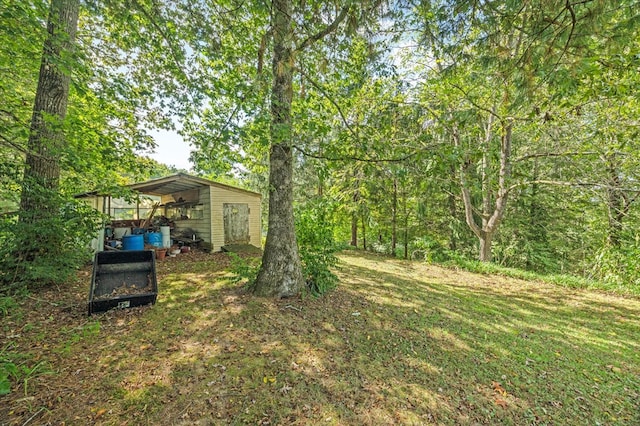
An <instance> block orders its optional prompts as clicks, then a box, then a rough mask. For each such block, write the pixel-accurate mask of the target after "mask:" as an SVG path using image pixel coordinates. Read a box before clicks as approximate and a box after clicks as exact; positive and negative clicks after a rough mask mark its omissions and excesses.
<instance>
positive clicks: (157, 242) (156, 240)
mask: <svg viewBox="0 0 640 426" xmlns="http://www.w3.org/2000/svg"><path fill="white" fill-rule="evenodd" d="M144 236H145V239H146V240H147V244H150V245H152V246H154V247H162V233H161V232H147V233H146V234H144Z"/></svg>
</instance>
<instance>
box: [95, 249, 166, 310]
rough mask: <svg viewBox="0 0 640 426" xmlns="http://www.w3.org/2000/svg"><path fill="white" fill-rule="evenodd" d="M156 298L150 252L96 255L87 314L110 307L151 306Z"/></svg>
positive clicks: (134, 251) (155, 280)
mask: <svg viewBox="0 0 640 426" xmlns="http://www.w3.org/2000/svg"><path fill="white" fill-rule="evenodd" d="M157 297H158V282H157V279H156V260H155V254H154V252H153V250H132V251H104V252H99V253H96V255H95V258H94V260H93V275H92V277H91V288H90V289H89V315H91V314H93V313H96V312H104V311H107V310H109V309H112V308H131V307H134V306H141V305H148V304H154V303H155V302H156V298H157Z"/></svg>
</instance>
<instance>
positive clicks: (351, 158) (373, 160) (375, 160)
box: [293, 145, 416, 163]
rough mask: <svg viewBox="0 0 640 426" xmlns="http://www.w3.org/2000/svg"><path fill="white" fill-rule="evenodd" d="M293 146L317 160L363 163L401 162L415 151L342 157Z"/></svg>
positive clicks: (306, 155) (413, 154)
mask: <svg viewBox="0 0 640 426" xmlns="http://www.w3.org/2000/svg"><path fill="white" fill-rule="evenodd" d="M293 148H294V149H296V150H297V151H299V152H300V153H301V154H302V155H304V156H305V157H311V158H316V159H318V160H327V161H358V162H363V163H402V162H403V161H406V160H408V159H409V158H411V157H413V156H415V155H416V153H415V152H413V153H411V154H407V155H405V156H403V157H397V158H364V157H356V156H352V155H346V156H342V157H328V156H326V155H318V154H312V153H310V152H308V151H305V150H304V149H303V148H301V147H299V146H297V145H293Z"/></svg>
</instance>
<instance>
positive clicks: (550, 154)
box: [513, 151, 599, 163]
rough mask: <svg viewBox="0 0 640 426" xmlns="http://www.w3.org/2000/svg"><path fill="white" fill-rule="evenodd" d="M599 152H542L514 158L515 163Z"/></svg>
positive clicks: (596, 153)
mask: <svg viewBox="0 0 640 426" xmlns="http://www.w3.org/2000/svg"><path fill="white" fill-rule="evenodd" d="M598 154H599V153H598V152H596V151H584V152H578V151H576V152H541V153H537V154H529V155H523V156H522V157H518V158H516V159H515V160H513V162H514V163H517V162H519V161H524V160H530V159H532V158H545V157H565V156H566V157H572V156H581V155H598Z"/></svg>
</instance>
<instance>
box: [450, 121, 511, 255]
mask: <svg viewBox="0 0 640 426" xmlns="http://www.w3.org/2000/svg"><path fill="white" fill-rule="evenodd" d="M491 117H492V116H490V119H489V122H488V125H487V128H486V135H485V150H488V147H489V142H490V140H491V134H492V120H493V118H491ZM501 124H502V135H501V139H500V166H499V170H498V188H497V191H496V192H497V194H496V196H495V202H494V203H493V205H492V203H491V198H490V195H489V194H487V192H488V191H489V190H490V188H489V185H488V183H486V179H487V177H486V173H488V169H485V167H488V166H489V164H488V162H487V161H486V160H485V159H486V157H484V156H483V160H482V167H483V170H482V180H483V181H482V190H483V194H482V209H481V212H480V216H481V224H478V223H477V222H476V219H475V218H474V216H473V211H474V206H473V201H472V199H471V191H470V189H469V186H468V185H467V182H466V177H465V176H466V173H467V168H468V167H470V166H471V164H470V162H469V161H464V162H463V164H462V165H461V167H460V186H461V189H462V201H463V202H464V210H465V219H466V222H467V225H468V226H469V228H470V229H471V230H472V231H473V233H474V234H475V235H476V237H478V241H479V243H480V250H479V253H478V260H480V261H481V262H491V258H492V251H491V243H492V241H493V236H494V234H495V232H496V231H497V229H498V227H499V226H500V223H501V222H502V218H503V217H504V213H505V210H506V206H507V198H508V195H509V189H508V187H507V180H508V179H509V178H510V177H511V139H512V131H513V123H512V122H511V120H510V119H508V118H507V119H504V120H503V121H502V123H501ZM453 140H454V144H455V145H456V146H459V145H460V136H459V135H458V133H457V129H455V130H454V132H453ZM491 209H493V211H491Z"/></svg>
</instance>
